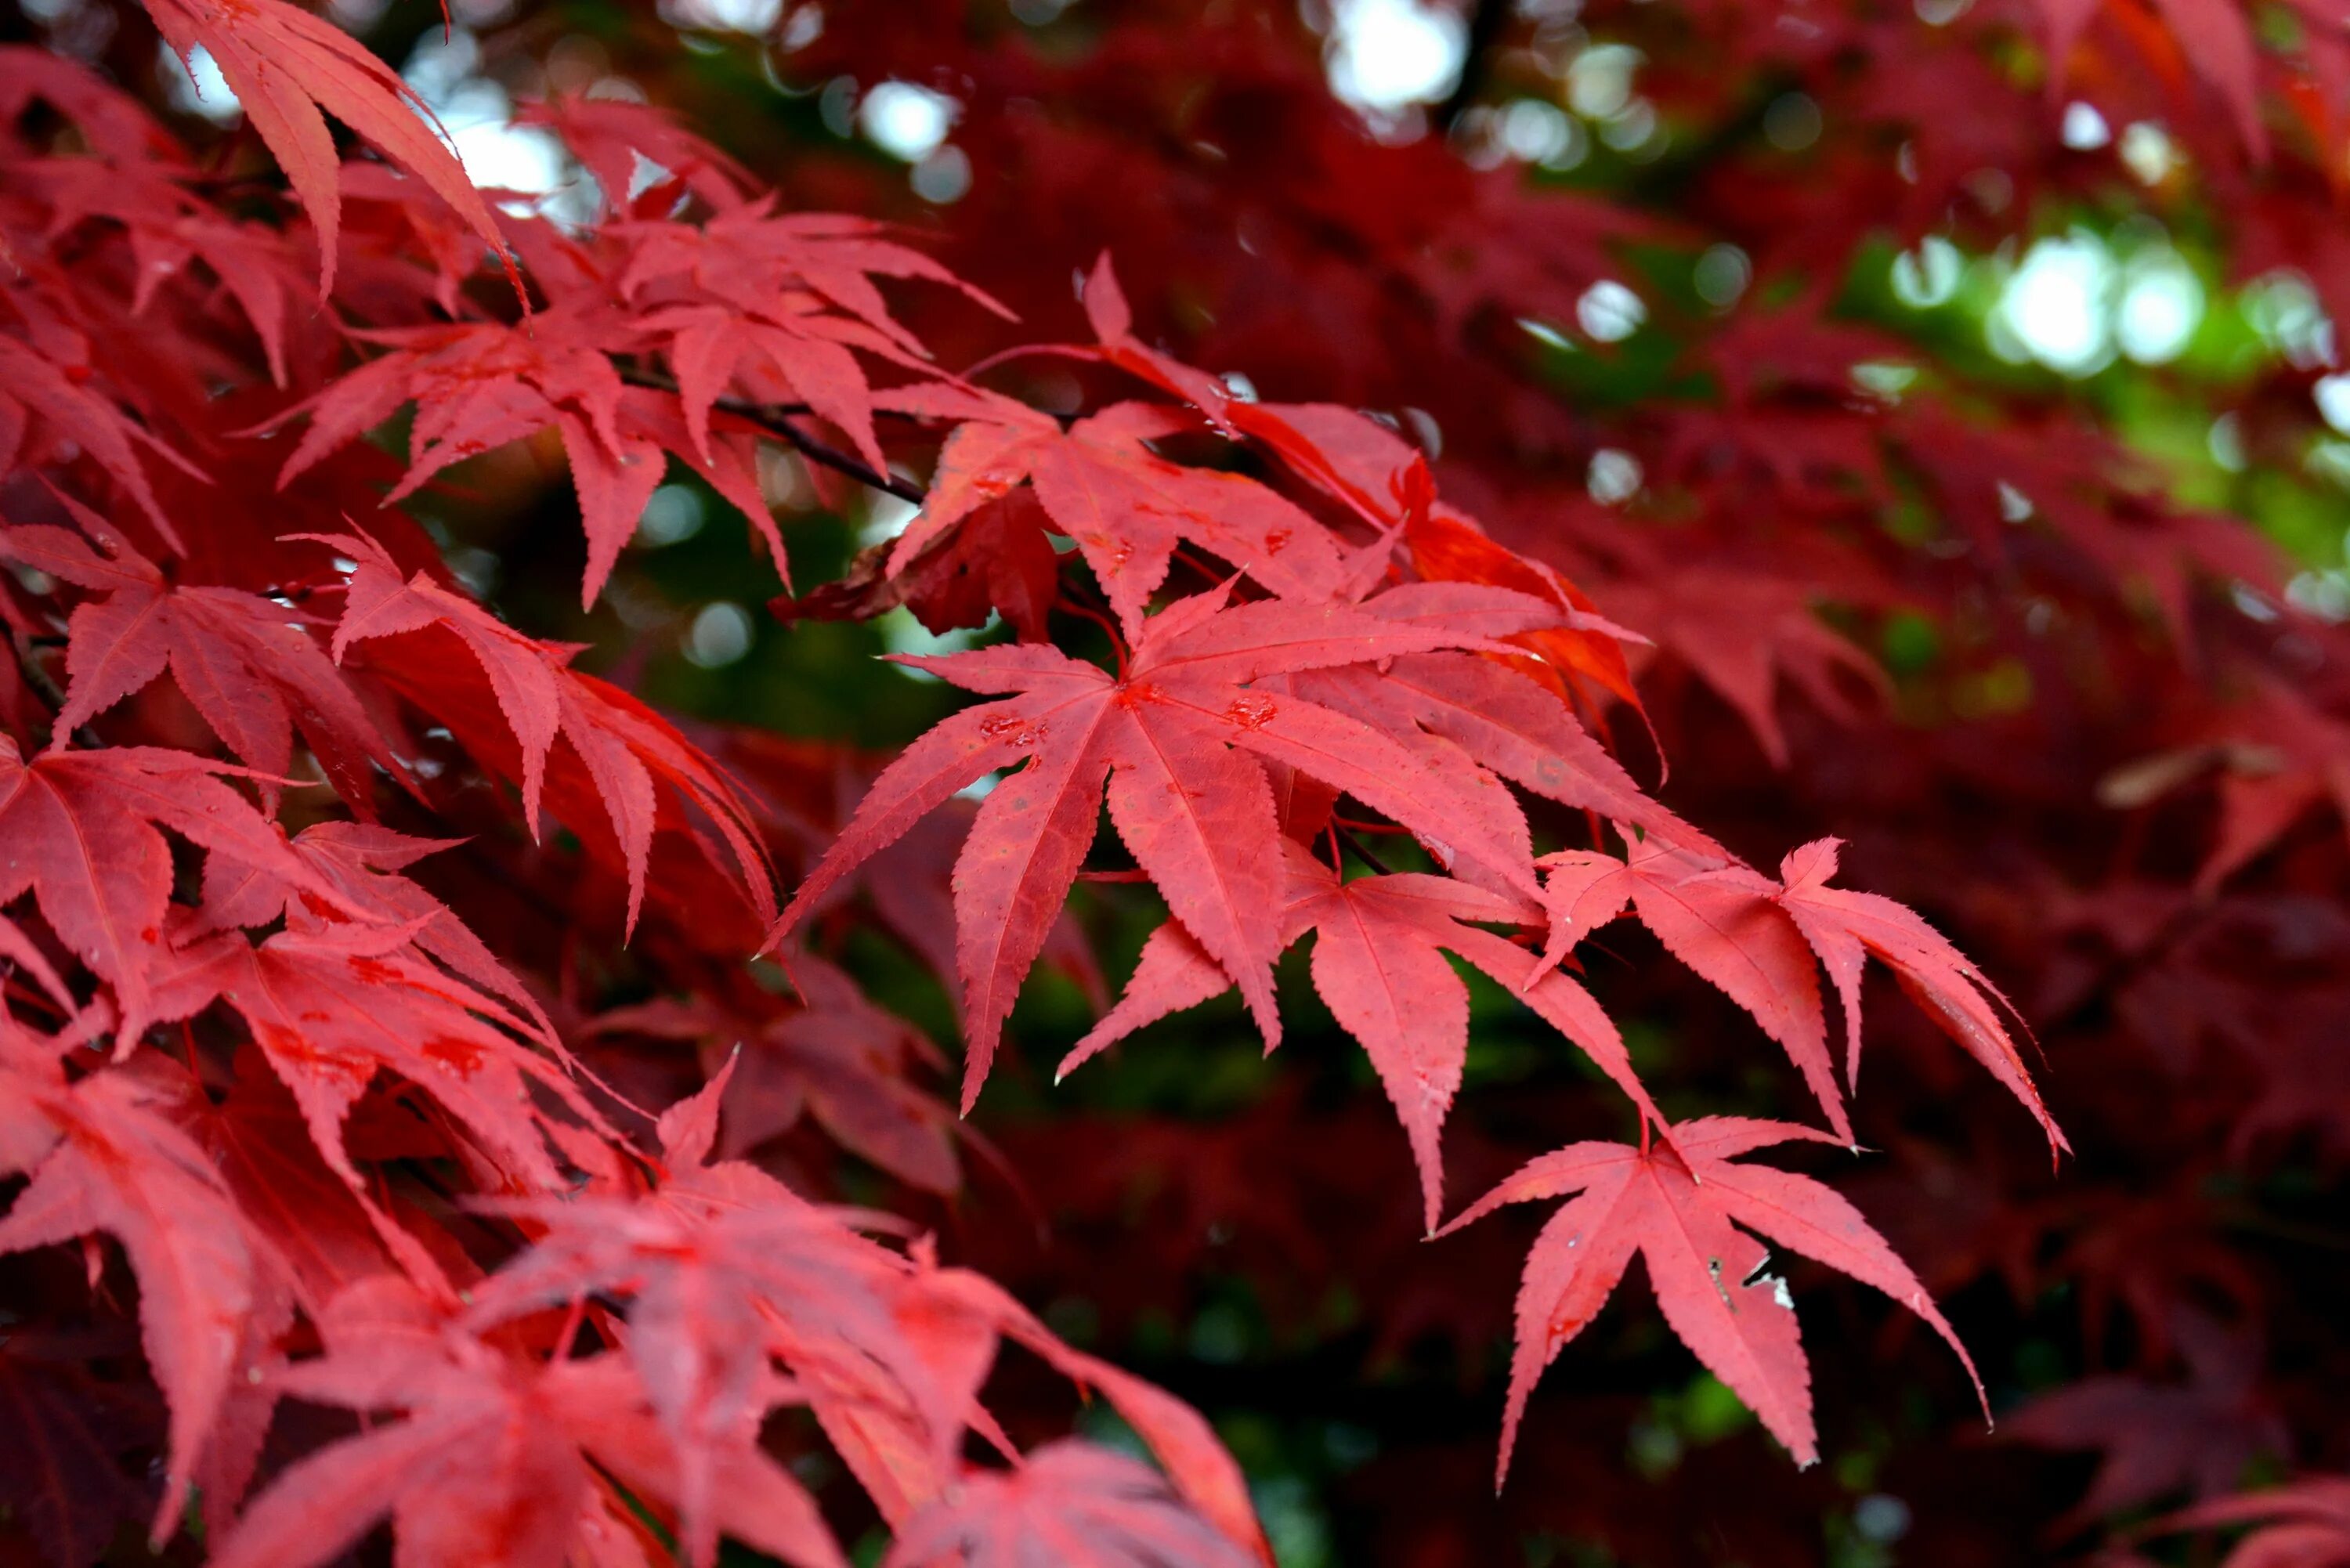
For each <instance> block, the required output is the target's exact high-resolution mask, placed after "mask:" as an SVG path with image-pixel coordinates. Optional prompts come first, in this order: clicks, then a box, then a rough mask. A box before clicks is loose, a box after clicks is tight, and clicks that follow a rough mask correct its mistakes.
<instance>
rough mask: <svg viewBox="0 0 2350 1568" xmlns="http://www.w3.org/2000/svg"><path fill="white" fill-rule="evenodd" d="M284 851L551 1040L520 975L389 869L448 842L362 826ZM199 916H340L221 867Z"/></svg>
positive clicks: (330, 921)
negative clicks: (290, 852) (297, 858)
mask: <svg viewBox="0 0 2350 1568" xmlns="http://www.w3.org/2000/svg"><path fill="white" fill-rule="evenodd" d="M291 847H292V849H293V851H294V853H295V855H296V857H299V858H300V859H301V861H302V862H303V864H304V865H306V866H307V867H309V868H310V869H311V870H313V871H315V872H316V873H317V876H318V877H319V878H320V880H322V881H324V882H325V883H327V884H328V886H330V887H332V888H334V889H335V891H336V892H337V893H338V895H339V896H340V897H341V898H342V899H343V903H344V909H356V910H360V911H363V912H364V914H365V916H366V918H367V919H369V920H372V921H374V922H375V923H376V924H378V925H380V926H383V927H386V928H390V929H397V930H399V931H400V933H401V940H402V942H403V943H404V944H406V945H412V946H413V947H414V948H415V949H416V950H418V951H419V952H421V953H423V954H424V955H425V956H427V957H428V958H430V959H432V961H434V962H436V963H439V964H441V965H442V966H444V967H445V968H447V969H449V970H451V971H454V972H455V973H456V974H457V975H459V976H460V977H462V978H463V979H464V980H465V981H468V982H470V983H471V984H473V985H474V986H476V987H478V988H480V989H481V990H482V991H484V992H488V993H489V994H490V995H492V996H494V997H495V998H497V1000H499V1001H500V1002H504V1003H506V1004H507V1005H508V1006H509V1007H511V1008H513V1009H514V1010H515V1012H516V1013H518V1014H519V1015H520V1016H521V1017H522V1018H523V1019H525V1020H527V1022H528V1023H529V1026H530V1033H534V1034H535V1035H536V1036H537V1037H538V1038H540V1039H542V1040H548V1041H552V1040H553V1039H554V1038H555V1026H554V1025H553V1024H552V1023H549V1022H547V1018H546V1012H545V1010H544V1009H542V1008H541V1007H540V1006H539V1004H538V1000H537V998H536V997H535V996H533V995H532V994H531V992H530V989H529V988H528V987H527V986H525V984H524V983H523V982H522V981H521V979H520V978H519V977H517V976H516V975H515V972H514V971H512V970H510V969H508V968H507V967H506V965H505V964H504V962H503V961H500V959H499V958H498V956H497V955H496V954H495V953H494V952H492V951H491V950H490V949H489V946H488V944H486V943H484V941H483V940H482V939H481V938H480V937H478V936H476V935H475V934H474V933H473V929H472V928H470V927H468V926H467V925H466V924H465V923H464V922H463V920H460V919H458V918H457V917H456V915H455V913H454V912H453V911H452V910H451V909H450V908H449V906H447V905H446V904H443V903H442V901H441V900H440V899H438V898H434V897H433V896H432V894H430V893H428V892H426V891H425V890H424V889H423V888H421V887H419V886H417V884H416V883H414V882H412V881H411V880H410V879H409V878H407V877H401V876H398V875H396V874H395V873H397V872H399V871H400V870H402V869H404V868H406V867H410V866H412V865H414V864H415V863H416V862H417V861H419V860H421V859H422V858H423V857H426V856H428V855H432V854H437V853H439V852H441V851H443V850H447V849H452V848H455V847H456V841H454V840H451V839H430V838H411V837H410V836H408V835H406V834H403V833H394V832H393V831H391V830H390V828H388V827H381V826H374V825H372V824H368V823H359V822H320V823H314V824H312V825H311V826H308V827H306V828H304V829H303V830H302V831H301V832H300V833H298V834H296V836H294V838H293V839H292V840H291ZM200 912H201V914H202V915H203V919H204V921H205V923H206V924H208V925H211V926H214V927H221V928H225V927H229V926H244V927H255V926H265V925H268V924H270V923H272V922H273V921H276V920H284V921H286V923H287V924H288V925H289V926H291V927H294V928H295V929H308V930H310V931H311V932H313V933H314V934H318V935H326V934H329V933H330V932H331V930H332V928H333V927H335V926H336V925H338V924H341V923H342V920H341V918H340V917H341V915H342V913H343V911H341V910H337V909H332V908H331V907H327V906H324V905H322V904H320V903H319V902H318V901H317V900H316V899H315V898H309V897H306V896H305V894H304V892H303V890H302V889H301V888H298V887H296V886H295V885H294V884H292V883H289V882H287V881H286V880H285V879H284V878H282V877H278V876H276V875H274V874H273V873H272V872H271V871H269V870H266V869H264V868H261V867H253V866H244V865H237V864H234V863H230V862H225V861H218V862H214V863H213V864H211V865H208V866H207V867H205V875H204V884H203V904H202V906H201V910H200Z"/></svg>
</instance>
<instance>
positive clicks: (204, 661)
mask: <svg viewBox="0 0 2350 1568" xmlns="http://www.w3.org/2000/svg"><path fill="white" fill-rule="evenodd" d="M74 511H75V512H76V513H77V514H78V515H79V516H80V517H81V519H82V521H83V523H84V526H85V527H89V528H92V529H93V531H94V533H95V536H97V537H98V538H99V542H100V543H101V544H102V545H105V546H106V553H105V554H103V555H101V554H99V551H98V550H96V549H93V548H92V547H91V545H90V544H89V542H88V541H87V540H85V539H83V538H82V537H81V536H80V535H77V534H73V533H69V532H68V531H67V530H66V529H63V528H55V527H48V526H41V525H36V526H31V527H23V528H10V529H7V530H5V531H0V558H5V559H8V560H12V561H15V562H17V563H19V564H20V565H23V566H33V567H36V568H38V569H39V570H41V571H44V572H47V573H48V574H49V575H50V576H53V577H58V578H62V579H63V580H64V581H66V582H69V583H72V584H73V585H75V586H76V587H83V588H88V589H90V590H91V591H93V592H99V593H103V594H105V595H106V596H107V597H105V598H103V599H98V600H93V601H91V602H88V603H86V604H83V605H81V606H79V607H77V608H76V609H75V610H74V612H73V617H72V618H71V620H70V621H69V622H68V632H69V635H70V640H69V641H68V644H67V646H66V673H67V676H68V681H69V684H68V687H67V691H66V701H65V706H64V707H62V708H61V709H59V710H58V711H57V732H59V733H60V734H62V733H66V732H70V731H73V730H78V729H79V728H80V727H81V726H83V725H84V724H87V723H88V722H89V721H90V720H92V719H94V718H96V717H97V716H98V715H99V714H100V713H102V712H104V711H106V710H107V709H109V708H111V707H112V706H114V705H115V704H116V703H118V702H120V701H122V700H123V699H124V698H127V697H129V696H130V695H131V694H132V693H134V692H136V691H140V689H141V688H143V687H144V686H146V685H147V683H148V682H149V681H151V680H154V679H155V678H156V677H157V676H159V675H161V674H162V673H163V671H164V670H165V668H166V667H167V666H168V667H169V669H170V670H171V671H172V676H173V678H174V679H175V680H177V681H178V682H179V686H180V690H181V691H182V692H183V693H185V694H186V696H187V698H188V701H190V702H191V703H192V704H193V705H194V707H195V710H196V711H197V712H198V713H199V714H201V715H203V720H204V722H206V723H208V724H210V725H211V726H212V727H213V733H214V734H216V735H218V736H219V737H220V738H221V739H222V741H223V742H225V743H226V744H227V746H228V748H229V749H230V750H231V751H233V752H234V753H236V754H237V755H238V756H239V757H242V758H243V759H244V761H245V762H247V763H251V764H252V765H253V766H254V767H255V769H256V770H258V771H259V772H261V773H263V774H277V775H283V774H286V772H287V771H288V770H289V769H290V768H291V767H292V765H293V757H294V732H295V729H296V726H298V727H299V728H300V730H301V732H302V738H303V739H304V740H305V741H306V742H308V744H309V747H310V750H311V752H312V753H313V754H315V755H316V756H317V759H318V762H319V765H320V766H321V767H322V768H323V769H324V770H325V772H326V774H327V777H328V780H330V781H331V782H332V783H333V784H334V785H335V787H336V790H337V792H338V794H341V795H342V796H343V797H344V798H345V799H346V800H350V801H355V802H366V801H369V798H370V797H371V795H372V793H373V792H372V789H371V788H370V782H371V781H370V777H369V772H368V764H369V763H376V764H377V765H379V766H380V767H381V768H382V769H383V770H384V771H385V772H386V773H395V772H396V769H397V764H395V763H394V762H393V761H392V757H391V753H390V752H389V751H388V750H387V749H386V748H385V746H384V743H383V739H382V737H381V736H380V734H379V733H378V732H377V731H376V727H375V725H374V723H373V722H370V721H369V718H368V716H367V712H366V710H365V709H363V708H362V707H361V706H360V705H359V699H358V698H357V697H356V696H354V695H353V694H352V692H351V690H350V688H349V687H348V685H347V684H346V683H345V682H344V680H343V677H342V675H341V673H340V672H339V671H338V670H336V669H335V667H334V664H333V663H332V662H331V661H330V660H329V659H328V658H327V655H326V651H325V650H324V649H321V648H319V647H318V645H317V643H316V642H314V641H312V640H311V638H310V635H309V633H308V632H307V631H306V630H305V629H304V628H303V623H304V622H305V621H306V620H307V617H306V616H304V615H303V614H302V613H301V612H299V611H297V610H294V609H290V608H288V607H286V606H283V605H278V604H274V603H272V602H270V601H269V600H267V599H265V598H263V597H260V596H259V595H258V594H249V593H245V592H243V591H241V590H239V589H236V588H223V587H174V586H173V585H172V584H171V583H170V582H168V581H167V580H166V579H165V578H164V576H163V574H162V573H161V571H160V570H158V569H157V567H156V566H155V565H154V563H153V562H151V561H149V560H148V559H147V558H146V557H145V556H141V555H140V554H139V553H138V552H137V551H136V550H134V549H132V548H131V547H130V545H128V544H127V543H125V542H123V541H122V540H120V538H117V537H114V536H113V535H111V534H110V533H109V532H107V531H105V530H104V525H103V524H99V522H98V519H97V517H96V515H95V514H90V513H88V512H87V510H86V509H84V508H81V507H78V506H76V507H74Z"/></svg>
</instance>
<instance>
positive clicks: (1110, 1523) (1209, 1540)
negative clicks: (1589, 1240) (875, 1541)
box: [883, 1439, 1254, 1568]
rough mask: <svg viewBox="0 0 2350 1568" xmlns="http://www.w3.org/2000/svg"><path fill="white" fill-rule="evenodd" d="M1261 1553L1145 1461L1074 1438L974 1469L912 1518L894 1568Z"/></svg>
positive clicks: (1203, 1565) (1101, 1564)
mask: <svg viewBox="0 0 2350 1568" xmlns="http://www.w3.org/2000/svg"><path fill="white" fill-rule="evenodd" d="M1253 1561H1254V1559H1253V1558H1252V1557H1250V1556H1249V1554H1248V1553H1247V1552H1243V1551H1242V1550H1241V1549H1240V1548H1239V1547H1238V1546H1235V1545H1234V1544H1233V1543H1232V1542H1231V1541H1229V1540H1227V1539H1226V1538H1225V1537H1224V1536H1223V1535H1222V1534H1221V1533H1220V1532H1217V1531H1216V1529H1215V1528H1214V1527H1213V1526H1211V1525H1210V1524H1209V1523H1208V1522H1207V1521H1205V1520H1203V1519H1201V1517H1200V1516H1199V1515H1198V1514H1196V1513H1194V1512H1193V1511H1191V1509H1189V1508H1187V1507H1185V1506H1184V1505H1183V1503H1182V1501H1181V1500H1180V1499H1179V1498H1177V1497H1176V1496H1175V1494H1174V1493H1173V1492H1171V1491H1170V1490H1168V1487H1167V1483H1166V1481H1165V1480H1163V1479H1162V1478H1161V1477H1160V1476H1159V1473H1158V1472H1157V1471H1156V1470H1153V1469H1150V1467H1149V1466H1148V1465H1145V1464H1143V1463H1142V1462H1141V1461H1140V1460H1139V1459H1128V1457H1127V1456H1125V1455H1124V1454H1119V1453H1115V1452H1112V1451H1111V1450H1109V1449H1102V1448H1097V1447H1095V1446H1094V1445H1093V1444H1091V1443H1085V1442H1078V1441H1076V1440H1074V1439H1070V1440H1065V1441H1062V1442H1057V1443H1048V1444H1046V1445H1045V1447H1043V1448H1041V1449H1037V1450H1036V1451H1035V1452H1034V1453H1032V1454H1029V1455H1027V1456H1026V1457H1025V1458H1024V1459H1023V1460H1022V1461H1021V1463H1020V1465H1019V1466H1018V1468H1016V1469H1010V1470H972V1471H971V1472H970V1473H969V1474H967V1475H965V1476H964V1478H963V1480H962V1484H961V1485H960V1486H958V1487H957V1488H956V1489H955V1492H954V1495H953V1496H952V1497H951V1499H948V1500H942V1501H938V1502H934V1503H932V1504H931V1505H930V1506H929V1507H928V1508H925V1509H923V1510H922V1511H920V1512H919V1513H917V1514H916V1515H914V1517H913V1518H911V1519H910V1520H909V1521H906V1524H905V1526H904V1528H902V1529H901V1530H900V1531H899V1532H898V1540H897V1542H896V1544H895V1545H893V1546H892V1547H891V1548H890V1550H889V1556H888V1557H887V1558H885V1559H883V1562H884V1563H885V1564H887V1568H964V1565H968V1568H1015V1565H1017V1564H1022V1563H1055V1564H1063V1565H1066V1568H1249V1565H1250V1564H1251V1563H1253Z"/></svg>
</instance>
